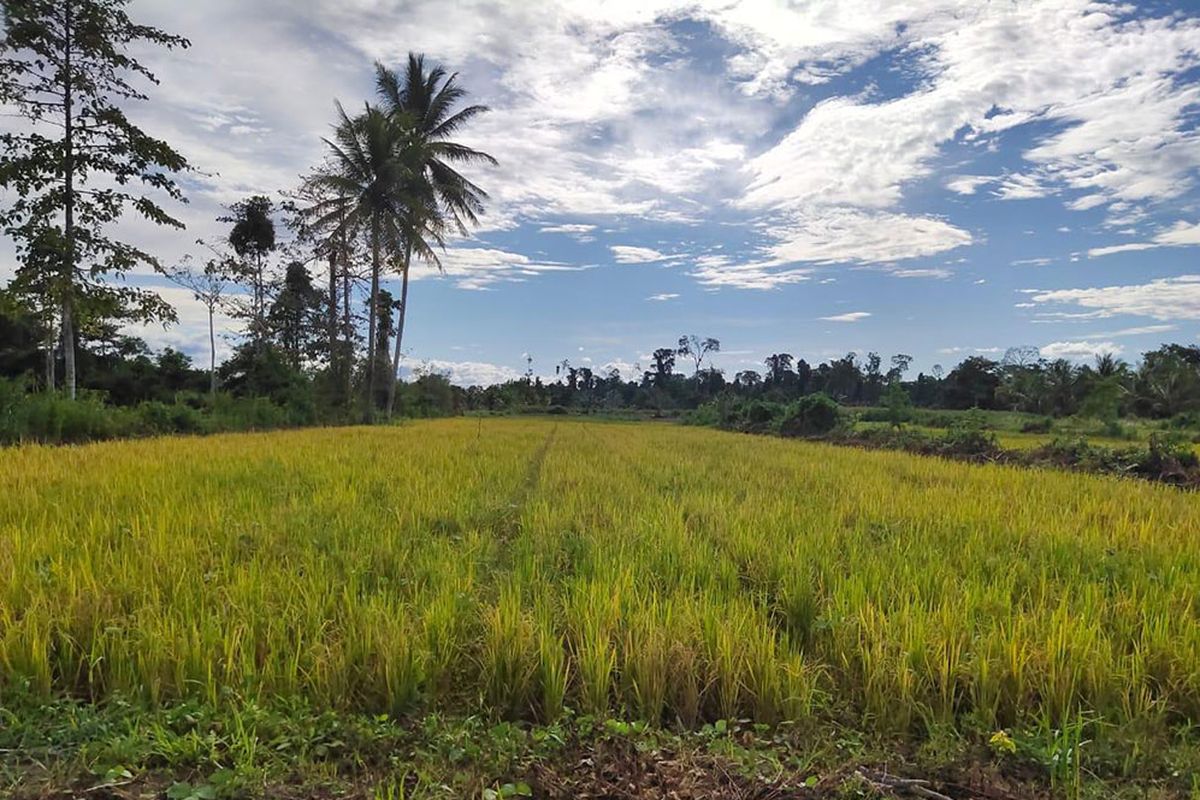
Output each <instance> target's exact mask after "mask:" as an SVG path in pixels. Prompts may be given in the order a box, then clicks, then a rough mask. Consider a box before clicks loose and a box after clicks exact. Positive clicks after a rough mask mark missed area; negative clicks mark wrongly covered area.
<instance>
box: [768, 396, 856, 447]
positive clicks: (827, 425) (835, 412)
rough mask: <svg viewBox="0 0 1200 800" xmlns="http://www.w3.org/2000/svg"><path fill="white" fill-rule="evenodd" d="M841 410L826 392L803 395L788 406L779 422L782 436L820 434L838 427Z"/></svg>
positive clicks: (840, 419)
mask: <svg viewBox="0 0 1200 800" xmlns="http://www.w3.org/2000/svg"><path fill="white" fill-rule="evenodd" d="M841 421H842V411H841V409H840V408H839V407H838V404H837V402H836V401H835V400H834V399H833V398H832V397H830V396H829V395H827V394H824V393H821V392H818V393H816V394H810V395H805V396H804V397H801V398H800V399H799V400H797V401H796V402H795V403H793V404H792V405H790V406H788V408H787V410H786V411H785V412H784V415H783V418H782V420H780V423H779V432H780V434H782V435H784V436H820V435H822V434H826V433H829V432H830V431H832V430H834V429H835V428H837V427H838V425H839V424H840V423H841Z"/></svg>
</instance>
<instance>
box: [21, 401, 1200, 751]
mask: <svg viewBox="0 0 1200 800" xmlns="http://www.w3.org/2000/svg"><path fill="white" fill-rule="evenodd" d="M0 486H3V487H4V491H3V492H2V493H0V707H2V706H3V705H4V702H5V695H6V694H11V693H14V692H35V693H40V694H45V695H54V694H60V693H69V694H71V695H73V696H76V697H79V698H83V699H87V700H103V699H106V698H109V697H114V696H120V697H123V698H134V699H138V700H141V701H144V702H146V703H149V704H168V703H171V702H173V701H176V700H180V699H191V700H198V701H203V702H211V703H217V702H219V701H221V699H222V698H225V697H227V696H228V695H229V694H230V693H232V694H234V695H235V696H236V697H238V698H242V699H243V700H252V699H263V698H272V697H290V698H299V699H301V700H303V701H305V702H307V703H312V704H314V705H316V706H318V707H327V708H331V709H345V710H353V711H362V712H371V713H387V714H402V713H405V712H407V711H410V710H413V709H416V708H445V709H478V708H485V709H489V710H490V711H491V712H492V713H494V714H497V715H499V716H502V717H506V718H511V719H534V720H543V721H544V720H552V719H554V718H556V717H557V716H558V715H559V714H561V713H562V711H563V709H564V708H565V707H570V708H572V709H576V710H578V711H580V712H587V713H594V714H599V715H603V714H619V715H623V716H625V717H627V718H637V719H641V720H647V721H650V722H653V723H661V724H672V725H673V724H679V725H682V726H696V725H698V724H700V723H702V722H704V721H711V720H718V719H738V718H746V719H752V720H755V721H759V722H765V723H768V724H770V723H776V722H779V721H782V720H802V719H805V718H809V717H812V716H814V715H823V714H833V713H836V714H841V715H847V714H848V715H851V716H853V717H854V718H855V719H858V720H860V721H861V722H862V724H865V725H869V726H871V727H872V728H873V729H882V730H889V731H896V732H898V733H918V734H919V733H920V732H921V731H923V730H927V729H929V728H931V727H932V726H935V725H939V724H942V725H944V724H951V725H953V724H956V723H957V722H959V721H961V720H964V719H966V718H968V717H969V718H970V719H971V720H973V721H975V723H977V724H980V725H984V726H987V727H988V728H996V729H998V728H1002V727H1005V726H1015V725H1030V724H1035V722H1039V721H1040V722H1044V723H1045V724H1047V725H1063V724H1065V723H1066V722H1068V721H1070V720H1072V719H1080V718H1087V719H1091V720H1098V721H1101V722H1103V723H1104V724H1106V725H1109V726H1114V727H1117V728H1130V729H1133V728H1138V729H1145V728H1147V727H1149V728H1160V729H1164V730H1165V729H1173V728H1178V727H1181V726H1185V725H1186V724H1187V723H1188V721H1195V720H1200V624H1198V622H1200V620H1198V616H1200V614H1198V605H1197V596H1198V594H1200V545H1198V540H1197V536H1198V535H1200V502H1197V498H1196V496H1195V495H1194V494H1187V493H1184V492H1180V491H1177V490H1174V489H1170V488H1167V487H1163V486H1157V485H1153V484H1150V483H1145V482H1135V481H1118V480H1114V479H1110V478H1103V477H1092V476H1087V475H1079V474H1070V473H1065V472H1049V471H1039V470H1024V469H1017V468H1008V467H1002V466H983V467H980V466H972V465H966V464H962V463H954V462H947V461H942V460H939V459H934V458H923V457H916V456H910V455H906V454H903V453H894V452H871V451H862V450H858V449H853V448H837V447H832V446H825V445H820V444H810V443H801V442H795V441H788V440H781V439H774V438H769V437H748V436H739V435H736V434H729V433H722V432H718V431H713V430H708V429H698V428H686V427H677V426H671V425H660V424H650V423H636V424H619V423H590V422H581V421H559V422H555V421H548V420H514V419H487V420H466V419H456V420H442V421H429V422H420V423H412V424H407V425H404V426H400V427H394V428H351V429H345V428H343V429H324V430H306V431H295V432H285V433H270V434H239V435H227V436H213V437H208V438H163V439H154V440H143V441H130V442H119V443H106V444H98V445H91V446H84V447H68V448H47V447H26V448H20V449H14V450H7V451H2V452H0Z"/></svg>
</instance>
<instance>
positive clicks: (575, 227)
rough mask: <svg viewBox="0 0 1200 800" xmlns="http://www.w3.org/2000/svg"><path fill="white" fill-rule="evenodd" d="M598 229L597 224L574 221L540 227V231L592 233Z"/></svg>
mask: <svg viewBox="0 0 1200 800" xmlns="http://www.w3.org/2000/svg"><path fill="white" fill-rule="evenodd" d="M594 230H596V226H595V225H585V224H582V223H572V224H567V225H547V226H546V227H544V228H538V233H575V234H579V233H591V232H592V231H594Z"/></svg>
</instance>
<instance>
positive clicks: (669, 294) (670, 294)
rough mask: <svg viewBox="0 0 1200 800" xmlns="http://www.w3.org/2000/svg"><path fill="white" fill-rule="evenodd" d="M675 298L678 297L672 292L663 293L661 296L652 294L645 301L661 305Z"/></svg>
mask: <svg viewBox="0 0 1200 800" xmlns="http://www.w3.org/2000/svg"><path fill="white" fill-rule="evenodd" d="M676 297H679V295H678V294H676V293H674V292H663V293H662V294H652V295H650V296H649V297H647V298H646V299H647V300H652V301H654V302H659V303H661V302H664V301H666V300H674V299H675V298H676Z"/></svg>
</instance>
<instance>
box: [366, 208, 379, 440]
mask: <svg viewBox="0 0 1200 800" xmlns="http://www.w3.org/2000/svg"><path fill="white" fill-rule="evenodd" d="M367 305H368V311H367V319H368V323H367V380H366V385H367V394H366V402H365V410H364V417H365V419H366V421H367V422H371V421H372V420H373V418H374V416H375V414H374V411H375V373H376V372H378V371H379V370H378V365H377V364H376V363H375V320H376V315H377V314H378V312H379V309H378V306H379V220H378V219H375V220H372V222H371V300H370V303H368V304H367Z"/></svg>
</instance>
